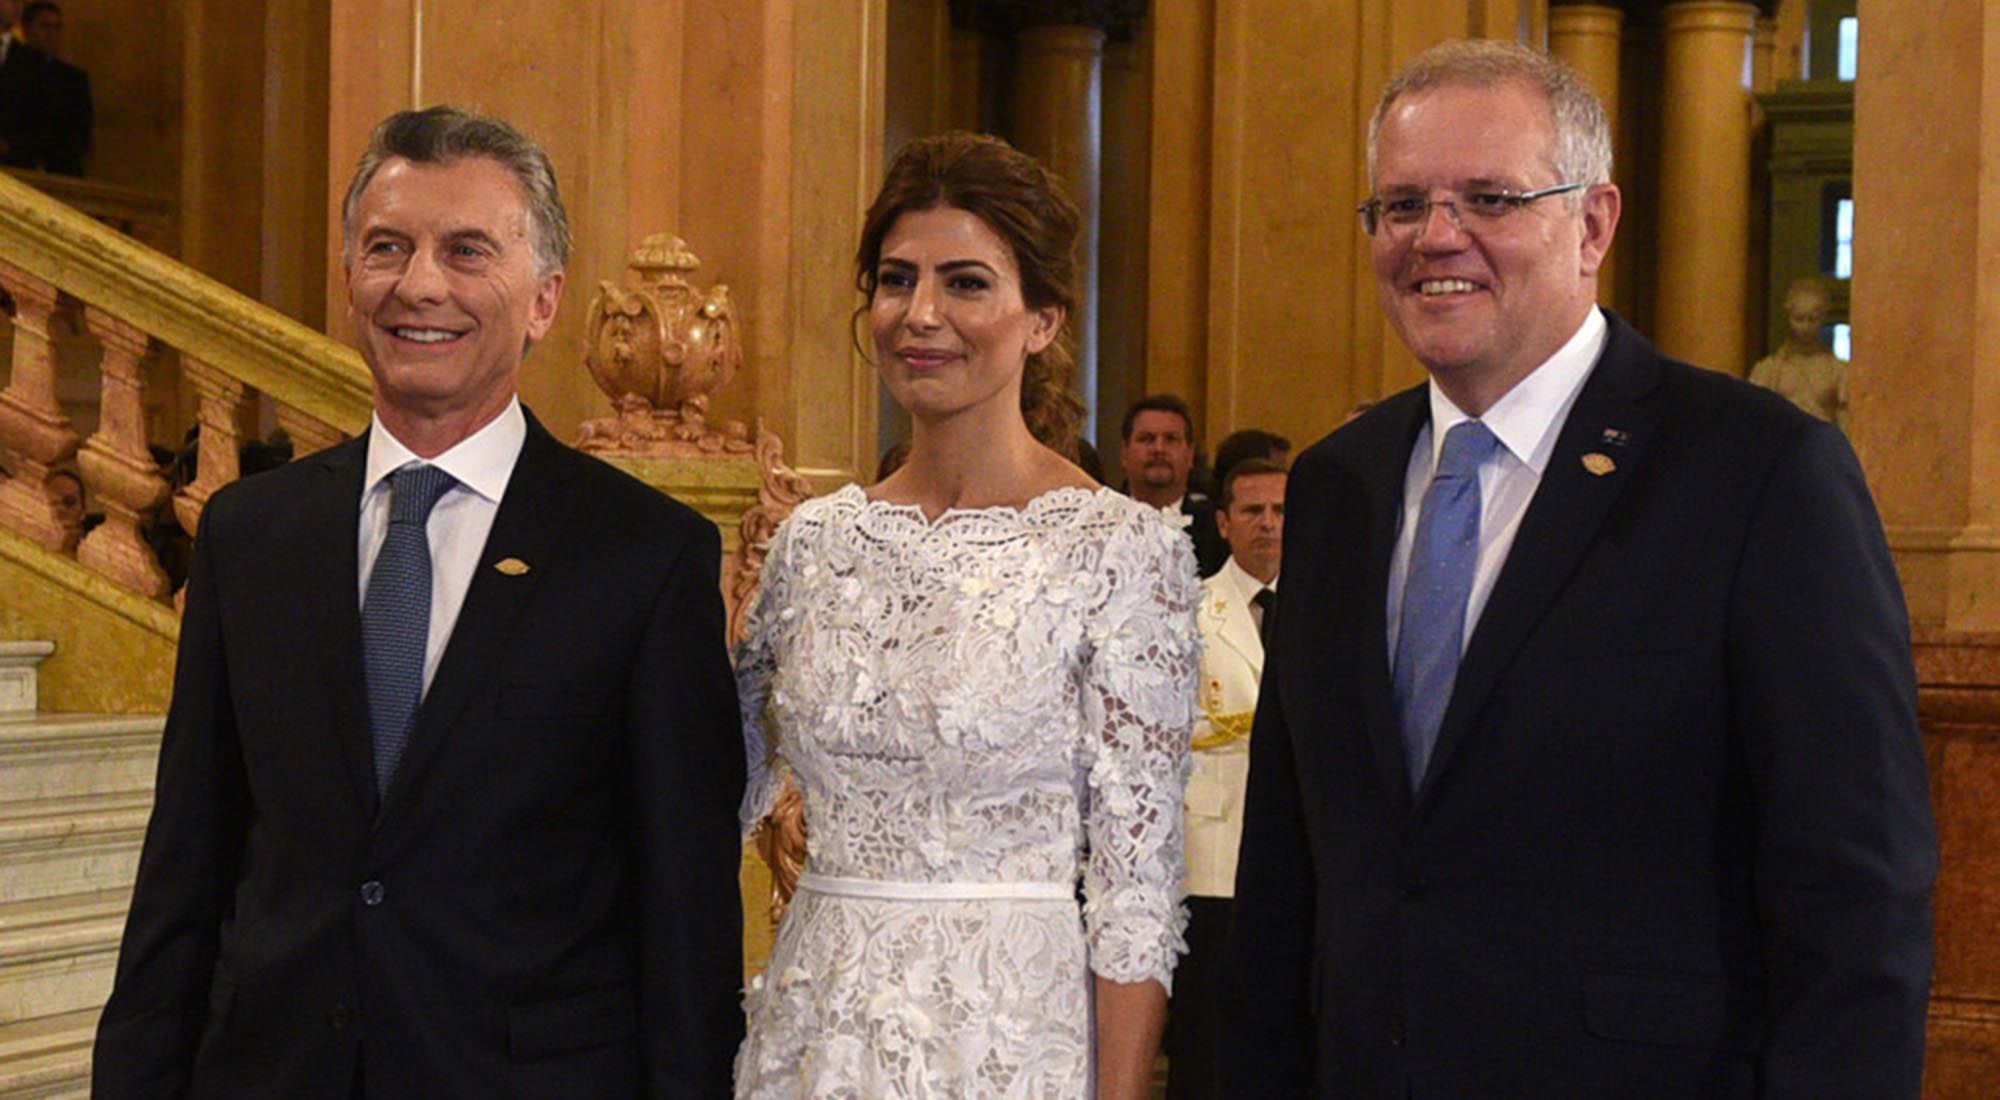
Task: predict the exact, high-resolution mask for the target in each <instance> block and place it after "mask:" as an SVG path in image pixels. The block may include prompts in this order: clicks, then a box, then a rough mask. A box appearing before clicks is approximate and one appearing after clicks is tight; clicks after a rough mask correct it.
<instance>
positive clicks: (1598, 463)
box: [1583, 451, 1618, 477]
mask: <svg viewBox="0 0 2000 1100" xmlns="http://www.w3.org/2000/svg"><path fill="white" fill-rule="evenodd" d="M1583 468H1584V469H1586V470H1589V471H1590V472H1591V473H1593V474H1596V475H1597V476H1598V477H1603V476H1604V475H1605V474H1608V473H1610V472H1611V471H1613V470H1616V469H1617V468H1618V464H1617V463H1616V462H1613V461H1611V456H1610V455H1607V454H1601V453H1599V452H1597V451H1592V452H1590V453H1589V454H1587V455H1584V456H1583Z"/></svg>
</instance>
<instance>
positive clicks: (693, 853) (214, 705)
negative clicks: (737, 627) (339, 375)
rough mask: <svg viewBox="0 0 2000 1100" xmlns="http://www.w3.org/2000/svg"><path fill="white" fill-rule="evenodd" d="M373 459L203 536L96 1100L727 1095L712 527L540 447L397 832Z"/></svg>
mask: <svg viewBox="0 0 2000 1100" xmlns="http://www.w3.org/2000/svg"><path fill="white" fill-rule="evenodd" d="M365 455H366V444H365V441H354V442H350V443H346V444H343V445H341V446H339V447H336V448H333V449H332V450H330V451H327V452H325V453H323V454H319V455H314V456H311V457H308V458H305V459H303V460H301V461H299V462H296V463H293V464H291V465H289V466H285V467H281V468H280V469H277V470H274V471H272V472H270V473H268V474H264V475H261V476H258V477H255V478H251V479H248V480H245V481H241V482H237V483H236V484H234V485H232V486H230V487H229V488H227V489H224V490H223V491H222V492H220V493H218V494H216V496H215V498H214V500H213V501H211V502H210V504H209V506H208V509H207V511H206V513H205V514H204V515H203V518H202V524H201V531H200V537H199V539H198V540H197V546H196V551H195V560H194V567H193V572H192V578H191V580H190V582H189V590H188V598H187V610H186V613H185V616H184V619H183V622H182V627H181V645H180V658H179V667H178V669H177V671H176V674H175V682H174V699H173V706H172V709H171V713H170V714H169V716H168V719H167V729H166V735H165V739H164V742H163V744H162V746H161V757H160V772H159V783H158V787H157V790H156V792H155V799H156V801H155V805H154V810H153V819H152V825H151V827H150V828H149V830H148V832H147V836H146V845H145V851H144V855H143V857H142V858H141V861H140V867H139V880H138V886H137V888H136V892H135V895H134V898H133V902H132V912H131V916H130V918H129V921H128V923H127V925H126V930H125V941H124V949H123V953H122V954H121V956H120V958H119V963H118V976H117V983H116V988H115V990H114V991H113V993H112V996H111V1001H110V1004H109V1005H108V1006H107V1007H106V1009H105V1012H104V1017H103V1021H102V1023H101V1024H100V1026H99V1030H98V1039H97V1050H96V1067H95V1075H94V1076H95V1080H94V1089H95V1091H94V1095H95V1096H97V1097H99V1098H103V1100H121V1098H128V1097H129V1098H132V1100H140V1098H144V1100H162V1098H171V1097H184V1096H185V1097H197V1098H198V1097H216V1098H223V1097H227V1098H231V1100H238V1098H250V1097H257V1098H263V1097H274V1098H275V1097H284V1098H286V1100H308V1098H314V1097H325V1098H328V1100H334V1098H338V1100H348V1098H349V1097H350V1096H352V1095H354V1087H355V1082H356V1080H357V1064H358V1066H359V1071H358V1072H359V1073H360V1074H361V1077H362V1079H363V1080H364V1088H363V1091H362V1095H365V1096H367V1097H368V1098H369V1100H383V1098H408V1100H435V1098H438V1097H461V1096H462V1097H481V1098H488V1097H493V1098H504V1097H519V1098H522V1100H529V1098H534V1100H545V1098H549V1097H591V1098H598V1097H640V1096H645V1097H675V1098H679V1097H700V1096H723V1095H727V1093H728V1091H729V1075H730V1062H731V1059H732V1058H733V1056H734V1053H735V1048H736V1044H737V1042H738V1039H739V1037H740V1035H741V1034H742V1015H741V1012H740V1010H739V1008H738V1002H737V992H738V989H739V987H740V985H741V968H742V954H741V951H742V947H741V937H742V930H741V916H740V914H741V905H740V902H739V900H738V892H737V883H736V872H737V866H738V859H739V852H740V849H739V846H738V838H737V827H736V804H737V800H738V798H739V797H740V793H741V789H742V785H743V749H742V744H741V737H740V734H739V732H738V728H739V727H738V718H737V713H736V695H735V687H734V682H733V680H732V678H731V675H730V670H729V666H728V660H727V657H726V654H725V651H724V644H723V614H722V601H721V596H720V590H719V580H718V578H719V554H720V544H719V539H718V536H717V532H716V529H715V527H714V526H713V525H712V524H710V523H708V522H707V521H706V520H704V519H702V517H701V516H699V515H698V514H696V513H695V512H693V511H691V510H689V509H688V508H686V507H684V506H681V505H679V504H676V503H674V502H672V501H669V500H668V499H667V498H665V497H663V496H662V495H660V494H659V493H657V492H655V491H654V490H652V489H650V488H647V487H646V486H644V485H642V484H640V483H639V482H638V481H636V480H634V479H632V478H629V477H627V476H625V475H624V474H622V473H619V472H618V471H616V470H614V469H612V468H611V467H609V466H607V465H605V464H603V463H601V462H599V461H597V460H596V459H593V458H589V457H586V456H584V455H582V454H579V453H577V452H575V451H573V450H570V449H569V448H567V447H564V446H562V445H561V444H559V443H557V442H556V441H555V440H554V439H553V438H551V437H550V436H549V434H548V433H547V432H546V431H544V430H542V428H541V427H540V426H539V425H538V424H536V423H535V422H534V421H533V419H532V418H530V421H529V431H528V439H527V442H526V444H525V445H524V447H523V449H522V452H521V456H520V460H519V463H518V464H517V465H516V467H515V470H514V474H513V477H512V480H511V481H510V483H509V484H508V487H507V492H506V496H505V498H504V499H503V500H502V501H501V505H500V509H499V512H498V514H497V515H496V516H495V519H494V523H493V529H492V534H491V535H490V537H489V538H488V539H487V542H486V547H485V550H484V552H483V554H482V555H481V557H480V562H481V564H480V566H479V570H478V572H477V573H476V574H475V575H474V577H473V580H472V584H471V587H470V589H469V590H468V592H467V595H466V599H465V604H464V608H463V611H462V612H461V614H460V616H459V619H458V622H457V624H456V626H455V628H454V629H453V632H452V636H451V640H450V644H449V646H448V648H447V649H446V651H445V653H444V656H443V658H442V660H441V661H440V663H439V666H438V669H437V673H436V676H435V678H434V680H433V682H432V685H431V688H430V691H429V693H428V695H427V696H426V698H425V700H424V703H423V706H422V709H421V711H420V712H419V715H418V719H417V725H416V728H415V731H414V732H413V734H412V736H411V740H410V746H409V749H408V752H407V754H406V755H405V757H404V758H403V761H402V764H401V766H400V768H399V769H398V771H397V773H396V776H395V779H394V780H393V782H392V784H391V786H390V788H389V791H388V793H387V795H386V796H385V797H384V798H382V799H381V800H380V804H379V805H378V804H377V801H378V800H377V798H376V793H375V786H374V780H373V767H372V762H371V750H370V741H369V725H368V713H367V706H366V697H365V689H364V686H363V683H364V678H363V672H362V658H361V633H360V629H361V628H360V615H359V612H358V610H357V607H356V605H357V602H358V601H357V598H356V591H357V589H356V586H357V580H356V576H357V565H356V538H357V534H356V532H357V524H358V522H359V519H358V517H359V511H360V508H359V502H360V493H361V482H362V476H363V467H364V462H365ZM508 558H514V559H518V560H519V561H521V562H524V563H526V564H527V565H528V566H529V569H528V571H526V572H524V573H520V574H519V575H508V574H506V573H503V572H501V571H499V570H497V569H495V568H494V563H497V562H500V561H503V560H505V559H508ZM357 1060H358V1062H357Z"/></svg>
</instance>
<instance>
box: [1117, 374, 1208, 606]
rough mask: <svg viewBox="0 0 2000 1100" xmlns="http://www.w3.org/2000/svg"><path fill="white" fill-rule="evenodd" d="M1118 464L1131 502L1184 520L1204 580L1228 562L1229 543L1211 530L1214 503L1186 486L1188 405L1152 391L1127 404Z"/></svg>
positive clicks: (1190, 465) (1190, 453) (1191, 449)
mask: <svg viewBox="0 0 2000 1100" xmlns="http://www.w3.org/2000/svg"><path fill="white" fill-rule="evenodd" d="M1118 434H1119V440H1120V442H1119V451H1118V460H1119V462H1120V463H1121V464H1122V465H1123V466H1124V467H1125V491H1126V492H1127V493H1128V494H1130V495H1131V497H1132V499H1133V500H1138V501H1144V502H1145V503H1147V504H1150V505H1152V506H1153V507H1155V508H1163V509H1171V510H1175V511H1178V512H1180V513H1181V514H1182V515H1184V516H1186V517H1187V532H1188V537H1189V538H1191V539H1193V540H1194V560H1195V565H1196V567H1197V568H1198V569H1199V570H1200V572H1201V575H1202V576H1204V577H1208V576H1213V575H1214V574H1215V571H1216V570H1218V569H1220V568H1222V563H1223V562H1224V561H1226V560H1228V558H1229V544H1228V543H1226V542H1224V541H1223V540H1222V536H1221V535H1220V534H1218V533H1217V532H1216V529H1215V502H1214V501H1212V500H1210V499H1209V498H1208V494H1206V493H1203V492H1200V491H1198V490H1196V489H1193V488H1191V487H1190V486H1189V478H1190V476H1191V475H1192V474H1193V473H1194V457H1195V446H1194V414H1192V413H1190V412H1189V411H1188V407H1187V402H1185V401H1182V400H1181V399H1180V398H1178V397H1175V396H1174V395H1173V394H1170V393H1156V394H1152V395H1151V396H1148V397H1142V398H1140V399H1139V400H1137V401H1134V402H1132V407H1131V408H1129V409H1126V410H1125V420H1124V422H1123V423H1122V424H1121V425H1120V426H1119V433H1118Z"/></svg>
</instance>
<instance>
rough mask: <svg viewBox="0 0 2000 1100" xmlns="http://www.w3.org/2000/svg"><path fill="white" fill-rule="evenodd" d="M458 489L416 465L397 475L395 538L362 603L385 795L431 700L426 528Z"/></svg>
mask: <svg viewBox="0 0 2000 1100" xmlns="http://www.w3.org/2000/svg"><path fill="white" fill-rule="evenodd" d="M455 484H457V481H456V479H454V478H453V477H452V476H451V475H450V474H448V473H445V472H444V471H443V470H440V469H438V468H437V467H436V466H426V465H421V464H418V463H414V462H413V463H411V464H409V465H407V466H404V467H402V468H401V469H398V470H397V471H396V472H395V473H393V474H390V475H389V530H388V533H386V534H385V535H383V537H382V549H381V551H380V552H379V553H377V554H376V555H375V568H374V571H372V572H371V573H369V574H368V594H367V596H365V597H364V598H363V599H362V601H361V653H362V657H363V659H364V661H365V662H366V667H367V672H368V724H369V728H370V731H371V733H372V735H373V736H372V740H373V741H374V745H375V793H376V794H378V795H379V794H383V793H385V792H387V791H388V789H389V780H390V779H391V778H392V777H394V776H395V774H396V765H397V764H399V763H401V762H402V759H403V750H404V748H406V747H407V746H408V745H409V743H410V729H411V727H413V726H415V725H416V722H417V704H418V703H420V702H422V701H423V697H424V648H425V645H426V643H427V642H428V641H429V638H430V629H431V544H430V537H429V535H428V533H427V532H426V530H425V525H426V524H427V523H429V522H430V515H431V508H432V507H433V506H435V505H436V504H437V502H438V498H439V497H441V496H443V495H444V494H445V490H447V489H449V488H451V487H452V486H453V485H455Z"/></svg>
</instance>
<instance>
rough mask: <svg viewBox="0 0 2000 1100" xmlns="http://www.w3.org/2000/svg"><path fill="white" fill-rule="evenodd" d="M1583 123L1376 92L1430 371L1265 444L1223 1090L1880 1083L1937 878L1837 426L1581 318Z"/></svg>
mask: <svg viewBox="0 0 2000 1100" xmlns="http://www.w3.org/2000/svg"><path fill="white" fill-rule="evenodd" d="M1610 161H1611V155H1610V139H1609V134H1608V128H1607V126H1606V123H1605V119H1604V115H1603V110H1602V107H1601V106H1599V105H1598V103H1597V101H1596V99H1595V97H1594V96H1592V95H1591V94H1590V92H1589V91H1588V90H1587V89H1586V88H1585V87H1584V86H1583V85H1582V83H1581V81H1580V80H1579V79H1578V78H1577V77H1576V75H1575V74H1574V73H1572V72H1570V71H1568V70H1567V69H1564V68H1562V67H1560V66H1558V65H1556V64H1554V63H1552V62H1550V61H1548V60H1547V59H1546V58H1543V57H1541V56H1540V55H1538V54H1535V53H1533V52H1531V51H1528V50H1525V49H1522V48H1520V47H1518V46H1513V45H1505V44H1500V43H1494V42H1479V43H1454V44H1451V45H1448V46H1443V47H1439V48H1438V49H1436V50H1433V51H1431V52H1429V53H1426V54H1424V55H1422V56H1420V57H1419V58H1417V59H1416V60H1415V61H1413V62H1412V63H1411V65H1410V66H1409V67H1408V68H1407V69H1405V70H1404V72H1403V73H1402V74H1401V75H1400V76H1398V77H1397V79H1396V80H1395V81H1394V82H1393V83H1392V84H1391V85H1390V87H1389V89H1388V90H1387V91H1386V92H1385V93H1384V95H1383V98H1382V100H1381V103H1380V106H1379V107H1378V109H1377V112H1376V116H1375V122H1374V125H1373V126H1372V127H1371V136H1370V170H1371V176H1372V179H1373V182H1374V186H1375V197H1374V198H1372V199H1370V200H1369V202H1367V203H1366V204H1364V205H1363V207H1362V210H1361V213H1362V219H1363V223H1364V228H1365V229H1366V230H1367V231H1368V232H1369V233H1370V234H1371V235H1372V238H1373V239H1372V252H1373V262H1374V268H1375V272H1376V275H1377V279H1378V284H1379V290H1380V296H1381V300H1382V303H1383V308H1384V309H1385V311H1386V312H1387V313H1388V315H1389V318H1390V321H1391V323H1392V324H1393V325H1394V326H1395V328H1396V329H1397V331H1398V332H1399V334H1400V335H1401V336H1402V338H1403V340H1404V342H1405V343H1406V344H1407V345H1408V346H1409V347H1410V348H1411V350H1412V351H1413V352H1414V353H1415V354H1416V356H1417V358H1418V359H1419V360H1421V361H1422V362H1423V363H1424V365H1425V366H1426V368H1427V369H1428V370H1429V372H1430V376H1431V377H1430V383H1429V385H1428V386H1424V387H1419V388H1417V389H1415V390H1412V391H1409V392H1407V393H1403V394H1400V395H1398V396H1396V397H1394V398H1391V399H1389V400H1388V401H1385V402H1383V403H1382V404H1381V405H1379V406H1377V407H1375V408H1374V409H1372V410H1370V411H1369V412H1368V413H1367V414H1365V415H1363V416H1362V417H1361V418H1359V419H1358V420H1357V421H1355V422H1354V423H1352V424H1351V425H1349V426H1347V427H1346V428H1343V429H1342V430H1340V431H1339V432H1337V433H1335V434H1334V435H1333V436H1331V437H1329V438H1328V439H1326V440H1324V441H1322V442H1321V443H1319V444H1318V445H1316V446H1315V447H1313V448H1312V449H1311V450H1309V451H1308V452H1307V453H1306V454H1304V455H1303V456H1301V457H1300V459H1299V460H1298V462H1297V463H1296V464H1295V465H1294V466H1293V468H1292V476H1291V485H1290V492H1289V495H1288V499H1287V502H1286V503H1287V508H1286V529H1285V537H1286V545H1285V549H1284V561H1285V586H1284V589H1283V591H1282V593H1281V595H1280V597H1279V600H1278V604H1277V608H1276V610H1275V615H1274V623H1273V626H1274V628H1275V633H1274V635H1273V637H1272V644H1271V652H1270V655H1269V657H1268V658H1267V662H1266V665H1265V671H1264V681H1263V692H1262V695H1261V698H1260V706H1259V710H1258V714H1257V720H1256V723H1255V726H1254V729H1253V733H1252V736H1251V768H1250V785H1249V795H1248V808H1247V821H1246V823H1245V832H1244V838H1243V848H1242V853H1241V860H1240V863H1239V873H1238V877H1237V883H1236V899H1237V909H1236V913H1235V917H1234V922H1235V923H1234V938H1233V940H1232V959H1233V972H1234V975H1235V977H1236V979H1237V983H1236V990H1235V993H1234V995H1233V996H1232V999H1231V1000H1232V1017H1231V1018H1232V1021H1233V1024H1234V1029H1233V1034H1232V1037H1231V1042H1230V1043H1229V1044H1228V1045H1227V1047H1226V1053H1225V1057H1226V1058H1227V1059H1229V1066H1228V1073H1229V1082H1230V1084H1229V1095H1231V1096H1233V1097H1246V1098H1248V1097H1255V1098H1258V1100H1266V1098H1274V1097H1303V1096H1312V1097H1340V1098H1341V1100H1355V1098H1366V1100H1468V1098H1483V1097H1495V1098H1500V1097H1505V1098H1510V1100H1511V1098H1516V1097H1534V1098H1536V1100H1604V1098H1609V1097H1617V1098H1619V1100H1635V1098H1647V1097H1661V1098H1665V1097H1673V1098H1676V1100H1686V1098H1693V1097H1714V1098H1743V1100H1749V1098H1753V1097H1754V1098H1779V1097H1785V1098H1806V1097H1811V1098H1814V1100H1829V1098H1843V1097H1851V1098H1854V1100H1864V1098H1865V1100H1891V1098H1898V1097H1908V1098H1914V1097H1916V1095H1917V1090H1918V1082H1919V1078H1920V1074H1921V1066H1922V1056H1923V1025H1924V1014H1925V1003H1926V994H1927V989H1928V981H1929V973H1930V963H1931V938H1930V906H1929V890H1930V886H1931V883H1932V879H1933V876H1934V874H1935V871H1936V841H1935V836H1934V833H1933V827H1932V823H1931V819H1930V806H1929V799H1928V793H1927V789H1926V780H1925V773H1924V762H1923V756H1922V752H1921V749H1920V746H1919V742H1918V736H1917V731H1916V719H1915V687H1914V675H1913V672H1912V668H1911V661H1910V653H1909V638H1908V626H1907V621H1906V617H1905V612H1904V608H1903V603H1902V597H1901V592H1900V589H1899V587H1898V584H1897V580H1896V576H1895V573H1894V570H1893V568H1892V565H1891V562H1890V559H1889V554H1888V549H1887V547H1886V545H1885V543H1884V540H1883V536H1882V531H1881V527H1880V523H1879V521H1878V519H1877V517H1876V514H1875V511H1874V508H1873V505H1872V504H1871V502H1870V500H1869V496H1868V490H1867V486H1866V484H1865V482H1864V481H1863V478H1862V474H1861V471H1860V469H1859V467H1858V464H1857V463H1856V461H1855V458H1854V455H1853V453H1852V452H1851V450H1850V449H1849V448H1848V446H1847V444H1846V442H1845V440H1844V439H1843V438H1842V436H1841V435H1840V433H1839V432H1838V431H1836V430H1834V429H1833V428H1832V427H1830V426H1828V425H1825V424H1822V423H1819V422H1816V421H1814V420H1812V419H1811V418H1809V417H1807V416H1805V415H1803V414H1801V413H1799V412H1798V411H1797V410H1795V409H1793V408H1791V407H1790V406H1788V405H1787V404H1786V403H1785V402H1784V401H1782V400H1780V399H1775V398H1773V397H1772V396H1771V395H1769V394H1765V393H1762V392H1760V391H1758V390H1756V389H1754V388H1752V387H1750V386H1747V385H1745V384H1743V383H1741V382H1738V381H1736V380H1733V379H1729V378H1725V377H1722V376H1720V375H1716V374H1713V373H1710V372H1707V371H1703V370H1699V369H1696V368H1694V367H1690V366H1688V365H1687V364H1684V363H1678V362H1674V361H1672V360H1669V359H1667V358H1665V357H1663V356H1661V355H1660V354H1659V353H1658V352H1657V351H1656V350H1655V349H1654V348H1653V347H1652V346H1650V345H1649V344H1648V343H1647V342H1646V341H1645V340H1644V339H1643V338H1641V337H1640V336H1639V335H1638V334H1637V333H1635V332H1633V331H1632V329H1631V328H1629V327H1628V326H1627V325H1625V324H1624V322H1622V321H1620V320H1618V319H1617V318H1616V317H1612V316H1609V315H1607V314H1605V313H1603V312H1601V311H1599V310H1598V309H1597V308H1596V307H1595V305H1594V298H1595V294H1596V285H1597V271H1598V266H1599V264H1600V262H1601V261H1602V259H1603V256H1604V253H1605V251H1606V250H1607V249H1608V248H1609V247H1610V244H1611V239H1612V234H1613V231H1614V229H1615V228H1616V225H1617V221H1618V213H1619V195H1618V191H1617V189H1616V188H1615V187H1613V186H1612V185H1611V184H1610V183H1609V182H1608V181H1609V178H1610Z"/></svg>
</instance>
